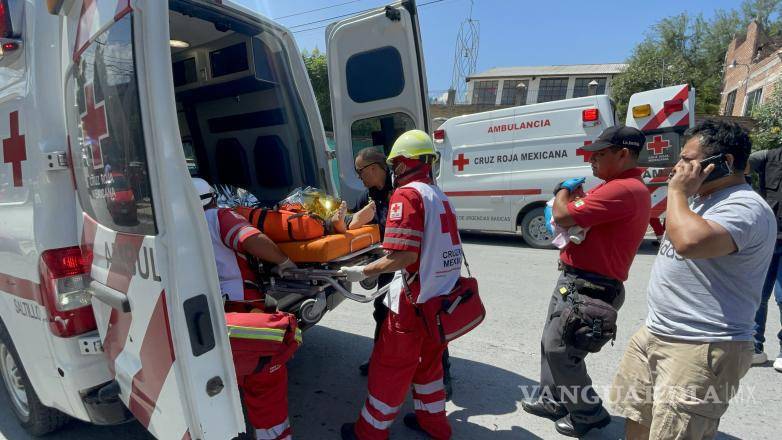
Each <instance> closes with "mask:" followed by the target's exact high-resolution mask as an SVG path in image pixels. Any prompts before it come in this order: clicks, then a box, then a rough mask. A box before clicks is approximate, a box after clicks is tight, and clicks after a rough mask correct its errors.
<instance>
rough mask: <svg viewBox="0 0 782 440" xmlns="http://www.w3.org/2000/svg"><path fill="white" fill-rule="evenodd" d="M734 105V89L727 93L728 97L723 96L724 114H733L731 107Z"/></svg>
mask: <svg viewBox="0 0 782 440" xmlns="http://www.w3.org/2000/svg"><path fill="white" fill-rule="evenodd" d="M735 105H736V91H735V90H734V91H732V92H730V93H728V97H727V98H725V110H724V111H723V112H722V114H723V115H725V116H733V107H734V106H735Z"/></svg>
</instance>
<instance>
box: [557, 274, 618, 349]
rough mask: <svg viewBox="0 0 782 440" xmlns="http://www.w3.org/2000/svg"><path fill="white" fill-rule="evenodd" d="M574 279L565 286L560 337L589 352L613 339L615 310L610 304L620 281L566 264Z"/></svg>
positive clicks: (571, 344)
mask: <svg viewBox="0 0 782 440" xmlns="http://www.w3.org/2000/svg"><path fill="white" fill-rule="evenodd" d="M564 271H565V274H566V275H569V276H571V277H572V279H573V281H572V283H570V284H569V285H568V286H567V290H568V292H567V294H566V296H565V298H563V299H564V301H565V307H564V309H563V310H562V315H561V317H560V322H561V323H562V340H563V342H565V343H566V344H568V345H570V346H573V347H575V348H577V349H579V350H585V351H588V352H590V353H597V352H599V351H600V350H601V349H602V348H603V346H604V345H605V344H606V343H608V341H611V342H612V344H613V341H614V340H616V330H617V328H616V320H617V317H618V313H617V309H616V308H615V307H614V306H613V303H614V301H615V299H616V298H617V296H618V295H619V294H620V293H621V291H622V287H621V283H620V282H619V281H616V280H612V279H608V278H603V277H601V276H599V275H597V274H591V273H588V272H582V271H578V270H576V269H573V268H569V267H565V268H564Z"/></svg>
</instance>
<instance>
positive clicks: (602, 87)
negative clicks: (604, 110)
mask: <svg viewBox="0 0 782 440" xmlns="http://www.w3.org/2000/svg"><path fill="white" fill-rule="evenodd" d="M592 81H595V82H597V87H596V88H595V92H594V93H593V94H594V95H604V94H605V92H606V79H605V78H576V85H575V87H574V88H573V97H574V98H580V97H582V96H589V95H590V93H589V83H591V82H592Z"/></svg>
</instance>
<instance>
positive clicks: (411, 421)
mask: <svg viewBox="0 0 782 440" xmlns="http://www.w3.org/2000/svg"><path fill="white" fill-rule="evenodd" d="M402 422H404V424H405V426H407V427H408V428H410V429H412V430H413V431H418V432H422V433H424V434H426V431H424V428H422V427H421V424H419V423H418V419H417V418H416V417H415V413H407V414H405V417H404V418H403V419H402Z"/></svg>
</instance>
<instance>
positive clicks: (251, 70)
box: [169, 1, 380, 328]
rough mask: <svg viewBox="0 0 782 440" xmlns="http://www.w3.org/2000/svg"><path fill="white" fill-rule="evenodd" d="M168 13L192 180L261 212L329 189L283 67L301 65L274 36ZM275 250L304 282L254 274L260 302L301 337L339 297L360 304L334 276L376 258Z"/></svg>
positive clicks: (372, 253)
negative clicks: (227, 191) (240, 192)
mask: <svg viewBox="0 0 782 440" xmlns="http://www.w3.org/2000/svg"><path fill="white" fill-rule="evenodd" d="M170 9H171V10H170V12H169V23H170V33H171V34H170V39H171V54H172V67H173V69H172V70H173V85H174V91H175V93H176V101H177V102H176V108H177V114H178V120H179V129H180V132H181V135H182V146H183V148H184V153H185V157H186V161H187V165H188V168H189V169H190V173H191V175H192V176H198V177H202V178H204V179H205V180H207V181H208V182H210V183H211V184H212V185H213V186H217V187H218V191H219V188H220V187H224V186H228V187H229V188H241V189H244V190H247V191H249V192H250V193H252V194H253V195H254V196H255V198H256V199H257V205H258V206H263V207H273V206H274V205H275V204H277V203H278V202H279V201H281V200H282V199H284V198H285V197H286V196H287V195H288V194H289V193H290V192H291V190H292V189H295V188H297V187H305V186H313V187H316V188H321V189H327V188H328V187H327V186H326V181H325V180H326V174H325V172H324V171H323V170H320V169H319V168H318V164H317V160H316V156H315V154H316V153H315V151H316V150H315V149H316V148H324V147H325V145H317V144H316V141H315V140H313V139H312V134H311V130H310V128H311V127H310V125H309V121H308V119H307V117H306V114H305V111H304V107H303V105H302V101H301V98H300V96H299V94H298V92H297V90H296V87H295V85H294V82H293V79H292V77H293V75H292V73H291V68H290V64H289V62H288V57H289V56H291V57H294V59H295V57H298V56H300V55H299V54H298V53H294V54H290V53H288V47H286V46H285V45H284V44H283V41H282V40H281V39H280V38H279V37H278V36H277V35H276V33H277V31H276V30H275V29H271V28H267V29H264V28H262V27H260V26H259V25H258V24H257V23H248V22H244V21H239V20H238V19H234V18H232V17H229V16H227V15H225V14H221V13H215V12H213V9H207V8H205V7H203V6H197V5H193V4H191V3H187V2H176V1H172V2H170ZM305 99H306V98H305ZM321 142H322V141H321ZM377 237H378V238H377V240H379V233H378V234H377ZM325 238H328V237H325ZM375 243H376V242H375ZM286 244H287V243H286ZM280 246H281V248H283V251H284V252H285V253H286V254H288V255H289V256H290V257H291V258H292V259H293V260H294V261H295V262H297V264H298V265H299V268H301V269H302V270H303V271H308V272H306V273H301V274H300V275H299V276H297V279H295V280H290V279H279V278H278V279H270V278H273V276H272V275H271V273H270V271H269V270H268V269H270V268H269V267H264V266H263V265H258V266H255V267H256V268H257V269H258V272H259V274H260V275H261V277H260V279H261V281H262V282H263V283H264V284H265V285H264V286H261V287H262V290H264V291H265V292H266V298H267V299H268V298H269V297H272V298H274V299H275V300H276V302H277V304H276V306H277V308H278V309H279V310H285V311H289V312H292V313H294V314H296V316H297V317H298V318H299V322H300V324H301V325H302V327H303V328H306V327H308V326H309V325H312V324H314V323H315V322H317V321H318V320H320V318H321V317H322V316H323V314H324V313H325V311H326V310H327V309H333V308H334V307H335V306H336V305H337V304H338V303H339V302H341V301H342V300H343V299H344V298H345V297H347V298H352V299H354V300H358V301H361V302H366V301H365V298H363V297H357V296H351V293H350V292H349V291H347V289H340V287H341V286H342V287H346V283H345V282H344V277H343V278H341V279H340V278H335V276H334V275H333V274H334V273H335V272H336V270H337V269H339V267H340V266H341V265H351V264H362V263H363V264H366V263H368V262H370V261H371V260H372V259H375V258H377V255H378V254H379V252H380V250H379V246H378V245H376V244H375V245H371V246H369V247H368V248H365V249H361V250H359V251H358V252H354V250H353V249H354V246H353V241H351V242H350V247H349V249H350V251H349V252H346V253H345V255H344V256H341V257H340V258H337V259H335V260H329V261H322V264H301V263H300V262H299V261H297V260H296V258H294V257H293V256H292V254H290V253H288V252H287V251H285V250H284V247H283V245H280ZM356 247H358V246H356ZM335 281H336V283H337V284H335ZM337 290H339V291H340V292H342V294H336V293H335V292H336V291H337ZM267 306H268V300H267Z"/></svg>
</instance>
